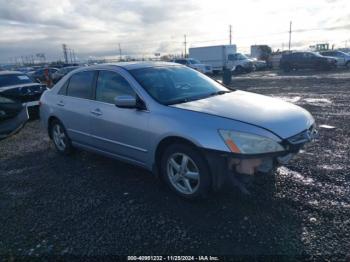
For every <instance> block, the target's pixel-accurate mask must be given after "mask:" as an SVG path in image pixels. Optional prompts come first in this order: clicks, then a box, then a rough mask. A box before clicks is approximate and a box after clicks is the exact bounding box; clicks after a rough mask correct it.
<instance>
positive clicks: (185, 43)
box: [184, 35, 187, 58]
mask: <svg viewBox="0 0 350 262" xmlns="http://www.w3.org/2000/svg"><path fill="white" fill-rule="evenodd" d="M184 37H185V42H184V45H185V58H186V57H187V40H186V35H184Z"/></svg>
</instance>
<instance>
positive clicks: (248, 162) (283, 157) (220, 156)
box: [203, 149, 295, 191]
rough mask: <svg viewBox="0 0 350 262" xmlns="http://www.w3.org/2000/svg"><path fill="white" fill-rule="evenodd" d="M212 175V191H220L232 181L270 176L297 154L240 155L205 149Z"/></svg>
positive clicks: (288, 152) (285, 152) (284, 152)
mask: <svg viewBox="0 0 350 262" xmlns="http://www.w3.org/2000/svg"><path fill="white" fill-rule="evenodd" d="M203 153H204V155H205V158H206V160H207V162H208V165H209V168H210V171H211V174H212V189H213V190H214V191H219V190H220V189H221V188H223V187H224V186H225V185H226V184H229V183H230V182H232V180H235V179H238V178H241V177H245V176H246V177H250V178H252V179H254V177H256V176H261V175H267V174H270V173H271V171H273V170H275V169H276V168H277V167H278V166H279V165H282V164H286V163H287V162H288V161H289V160H290V159H292V157H293V156H294V155H295V152H290V151H283V152H279V153H270V154H259V155H240V154H234V153H230V152H223V151H216V150H208V149H203Z"/></svg>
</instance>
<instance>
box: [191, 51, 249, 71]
mask: <svg viewBox="0 0 350 262" xmlns="http://www.w3.org/2000/svg"><path fill="white" fill-rule="evenodd" d="M189 55H190V57H192V58H194V59H198V60H200V61H202V62H203V63H205V64H208V65H211V66H212V68H213V71H214V72H215V73H217V72H220V71H223V70H224V69H229V70H231V71H234V72H236V73H244V72H251V71H253V70H254V64H253V61H252V60H251V59H249V58H248V57H246V56H245V55H243V54H241V53H237V47H236V45H219V46H204V47H192V48H190V49H189Z"/></svg>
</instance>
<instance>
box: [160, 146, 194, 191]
mask: <svg viewBox="0 0 350 262" xmlns="http://www.w3.org/2000/svg"><path fill="white" fill-rule="evenodd" d="M167 175H168V178H169V181H170V183H171V184H172V186H173V187H174V188H175V189H176V190H177V191H179V192H180V193H182V194H186V195H191V194H194V193H195V192H196V191H197V190H198V188H199V183H200V174H199V168H198V167H197V165H196V164H195V162H194V161H193V160H192V159H191V158H190V157H189V156H188V155H186V154H184V153H174V154H172V155H171V156H170V157H169V158H168V161H167Z"/></svg>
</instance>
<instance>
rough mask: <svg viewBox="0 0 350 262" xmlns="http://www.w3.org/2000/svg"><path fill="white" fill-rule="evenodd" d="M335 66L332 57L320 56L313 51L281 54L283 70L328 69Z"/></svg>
mask: <svg viewBox="0 0 350 262" xmlns="http://www.w3.org/2000/svg"><path fill="white" fill-rule="evenodd" d="M336 66H337V60H336V59H334V58H333V57H325V56H321V55H320V54H318V53H315V52H291V53H285V54H283V55H282V57H281V60H280V67H281V69H282V70H284V71H285V72H289V71H291V70H294V69H296V70H297V69H315V70H329V69H332V68H335V67H336Z"/></svg>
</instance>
